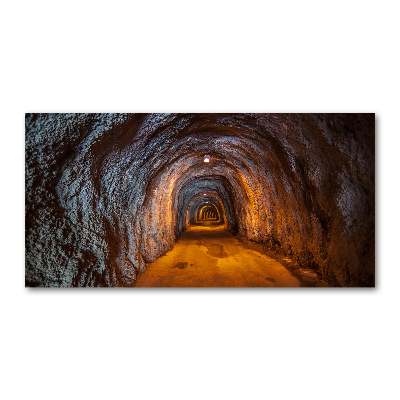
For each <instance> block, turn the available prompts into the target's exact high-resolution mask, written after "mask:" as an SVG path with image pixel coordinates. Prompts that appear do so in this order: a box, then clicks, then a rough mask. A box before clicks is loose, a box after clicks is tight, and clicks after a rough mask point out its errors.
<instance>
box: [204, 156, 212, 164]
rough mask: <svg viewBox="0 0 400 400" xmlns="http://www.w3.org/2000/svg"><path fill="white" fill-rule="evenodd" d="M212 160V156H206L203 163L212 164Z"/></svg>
mask: <svg viewBox="0 0 400 400" xmlns="http://www.w3.org/2000/svg"><path fill="white" fill-rule="evenodd" d="M210 158H211V157H210V156H207V155H206V156H204V160H203V161H204V162H205V163H208V162H210Z"/></svg>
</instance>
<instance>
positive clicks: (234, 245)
mask: <svg viewBox="0 0 400 400" xmlns="http://www.w3.org/2000/svg"><path fill="white" fill-rule="evenodd" d="M285 260H287V262H285V264H287V266H284V265H283V264H281V263H280V262H278V261H277V260H275V259H273V258H271V257H268V256H267V255H266V254H264V253H262V252H259V251H256V250H253V249H250V248H249V246H246V245H244V244H242V243H240V242H239V240H238V239H236V238H235V237H234V236H233V235H232V234H231V233H230V232H229V231H228V230H226V229H224V227H223V226H213V225H212V224H209V223H204V224H198V225H191V226H190V227H189V228H188V229H187V230H186V231H185V232H184V233H183V234H182V235H181V236H180V238H179V239H178V240H177V242H176V244H175V246H174V248H173V249H172V250H170V251H169V252H167V253H166V254H165V255H164V256H162V257H160V258H158V259H157V260H156V261H155V262H153V263H151V264H148V265H147V270H146V271H145V272H143V273H142V274H141V275H140V276H139V277H138V280H137V282H136V285H135V286H137V287H300V286H303V287H304V286H309V287H311V286H326V285H324V284H322V283H321V282H320V280H319V279H318V277H317V276H316V275H315V274H312V273H309V272H308V273H307V271H303V272H301V271H300V270H299V269H295V268H291V267H290V266H289V264H290V263H291V261H290V260H289V259H285Z"/></svg>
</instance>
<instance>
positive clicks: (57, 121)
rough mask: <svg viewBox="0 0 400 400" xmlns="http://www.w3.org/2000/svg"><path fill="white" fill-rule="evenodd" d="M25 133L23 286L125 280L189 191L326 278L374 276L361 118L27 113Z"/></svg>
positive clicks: (166, 231) (190, 205) (368, 150)
mask: <svg viewBox="0 0 400 400" xmlns="http://www.w3.org/2000/svg"><path fill="white" fill-rule="evenodd" d="M26 130H27V134H26V155H27V156H26V185H27V186H26V204H27V211H26V212H27V214H26V215H27V217H26V225H27V236H26V251H27V258H26V260H27V261H26V263H27V268H26V279H27V284H28V285H32V286H34V285H44V286H129V285H133V284H134V283H135V280H136V277H137V275H138V273H140V272H141V271H143V270H144V269H145V268H146V263H151V262H153V261H154V260H156V259H157V258H158V257H160V256H161V255H163V254H165V253H166V252H167V251H168V250H170V249H171V248H172V246H173V245H174V243H175V241H176V240H177V238H179V236H180V235H181V234H182V233H183V232H184V231H185V230H186V229H188V227H189V226H190V225H191V224H192V223H193V221H195V217H196V207H197V206H198V204H199V202H201V201H204V199H201V197H202V196H203V197H206V198H207V201H210V202H212V204H213V206H214V207H216V209H217V211H218V213H219V215H220V218H221V222H222V223H223V224H224V226H225V227H226V228H227V229H229V230H230V231H231V232H233V233H234V234H236V235H238V237H243V238H245V239H246V240H248V241H253V242H255V243H258V244H260V245H263V246H265V247H267V248H271V249H275V250H278V249H279V251H282V252H283V253H285V254H286V255H287V256H290V257H291V258H292V259H293V260H294V261H295V262H296V263H297V265H298V266H301V267H307V268H310V269H313V270H314V271H316V272H317V273H318V274H319V275H320V276H321V277H322V278H323V279H325V280H326V281H328V282H330V284H332V285H337V286H341V285H342V286H352V285H353V286H357V285H371V284H372V283H373V282H374V262H373V260H374V230H373V228H372V229H371V227H373V226H374V225H373V224H374V187H373V182H374V169H373V165H374V118H373V116H371V115H369V114H354V115H345V114H331V115H330V114H304V115H303V114H54V115H53V114H41V115H37V114H31V115H27V117H26ZM205 155H207V156H208V157H209V159H208V162H205V161H204V157H205ZM39 177H40V179H39ZM204 193H206V194H207V196H204ZM339 249H340V250H339Z"/></svg>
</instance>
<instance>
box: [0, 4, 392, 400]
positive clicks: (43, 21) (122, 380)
mask: <svg viewBox="0 0 400 400" xmlns="http://www.w3.org/2000/svg"><path fill="white" fill-rule="evenodd" d="M396 3H397V2H395V1H382V0H381V1H379V2H378V1H351V0H346V1H342V0H339V1H335V2H322V1H282V0H281V1H274V2H271V1H246V2H238V1H230V2H228V1H223V2H221V1H216V0H213V1H202V2H189V1H142V2H134V1H113V2H111V1H82V0H79V1H77V0H72V1H69V2H55V1H42V0H36V1H30V2H28V1H15V0H14V1H13V2H8V3H5V2H4V3H2V5H1V10H0V30H1V31H0V33H1V37H0V40H1V63H0V68H1V74H0V79H1V88H0V91H1V93H0V96H1V108H0V112H1V125H0V126H1V135H2V151H1V182H2V185H1V186H2V195H1V211H2V220H1V222H2V230H1V235H2V236H1V255H2V261H1V271H2V275H1V278H2V279H1V292H0V295H1V303H0V307H1V315H0V323H1V328H0V329H1V331H0V332H1V333H0V334H1V338H0V346H1V348H0V350H1V353H0V366H1V371H0V381H1V382H0V397H1V398H3V399H7V400H9V399H40V400H47V399H111V398H112V399H128V398H129V399H131V398H132V399H133V398H134V399H174V400H180V399H185V400H186V399H261V398H263V399H264V398H270V399H274V400H276V399H298V398H300V399H303V398H304V399H377V398H381V399H398V398H399V396H400V393H399V386H398V383H397V382H396V381H398V377H399V336H400V335H399V334H400V332H399V326H398V319H399V312H398V303H399V295H398V288H397V286H398V282H399V261H398V252H397V250H398V248H399V244H398V238H399V234H398V226H399V218H398V214H397V210H398V208H397V205H398V201H399V200H398V197H397V194H398V181H399V178H398V170H399V168H398V158H399V156H398V145H399V124H398V121H399V89H400V87H399V71H400V65H399V41H398V38H399V37H400V35H399V21H398V17H399V13H398V9H397V7H396ZM125 111H130V112H176V111H182V112H188V111H196V112H200V111H202V112H213V111H223V112H224V111H225V112H311V111H312V112H343V111H346V112H375V113H376V121H377V130H376V151H377V152H376V156H377V163H376V172H377V180H376V200H377V210H376V217H377V225H376V231H377V236H376V238H377V252H376V254H377V261H376V270H377V287H376V288H375V289H322V290H306V289H300V290H294V289H290V290H288V289H279V290H269V289H268V290H265V289H262V290H256V289H249V290H232V289H228V290H225V289H224V290H222V289H219V290H210V289H209V290H204V289H199V290H165V289H164V290H120V289H108V290H85V289H77V290H32V289H26V288H24V218H25V216H24V185H25V184H24V113H25V112H125Z"/></svg>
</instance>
